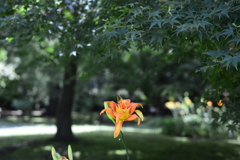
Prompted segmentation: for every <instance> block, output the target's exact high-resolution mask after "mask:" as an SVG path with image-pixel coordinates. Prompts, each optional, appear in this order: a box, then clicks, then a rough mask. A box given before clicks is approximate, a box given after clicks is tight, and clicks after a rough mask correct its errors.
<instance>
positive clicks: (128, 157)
mask: <svg viewBox="0 0 240 160" xmlns="http://www.w3.org/2000/svg"><path fill="white" fill-rule="evenodd" d="M120 133H121V137H122V138H121V139H120V141H122V143H123V146H124V148H125V150H126V153H127V160H130V156H129V152H128V149H127V146H126V145H125V143H124V135H123V132H122V131H120Z"/></svg>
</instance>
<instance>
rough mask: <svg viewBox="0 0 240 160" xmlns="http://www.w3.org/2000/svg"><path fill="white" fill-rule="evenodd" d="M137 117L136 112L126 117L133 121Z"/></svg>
mask: <svg viewBox="0 0 240 160" xmlns="http://www.w3.org/2000/svg"><path fill="white" fill-rule="evenodd" d="M137 118H139V117H138V116H137V115H136V114H133V115H131V116H129V117H128V118H127V119H126V121H133V120H135V119H137Z"/></svg>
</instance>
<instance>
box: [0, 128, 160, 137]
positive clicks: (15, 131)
mask: <svg viewBox="0 0 240 160" xmlns="http://www.w3.org/2000/svg"><path fill="white" fill-rule="evenodd" d="M72 130H73V132H74V133H82V132H93V131H112V132H113V130H114V126H106V125H73V126H72ZM56 131H57V129H56V126H55V125H34V126H16V127H6V128H0V136H1V137H9V136H20V135H21V136H24V135H42V134H44V135H45V134H55V133H56ZM123 131H124V132H141V133H145V134H147V133H158V132H157V130H153V129H143V128H136V127H135V128H133V127H125V128H124V129H123Z"/></svg>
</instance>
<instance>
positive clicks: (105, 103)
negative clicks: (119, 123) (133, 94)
mask: <svg viewBox="0 0 240 160" xmlns="http://www.w3.org/2000/svg"><path fill="white" fill-rule="evenodd" d="M104 108H105V109H107V108H109V106H108V104H107V102H104ZM106 114H107V116H108V118H109V119H110V120H111V121H112V122H113V123H114V124H115V123H116V121H115V119H114V118H113V117H112V116H111V115H109V114H108V113H107V112H106Z"/></svg>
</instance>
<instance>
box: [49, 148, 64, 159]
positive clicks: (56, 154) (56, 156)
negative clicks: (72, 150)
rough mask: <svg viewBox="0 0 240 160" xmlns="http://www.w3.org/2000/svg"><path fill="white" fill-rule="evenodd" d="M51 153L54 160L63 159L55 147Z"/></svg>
mask: <svg viewBox="0 0 240 160" xmlns="http://www.w3.org/2000/svg"><path fill="white" fill-rule="evenodd" d="M51 153H52V158H53V160H58V159H60V158H61V157H62V156H61V155H60V154H58V153H57V152H56V150H55V148H54V147H52V151H51Z"/></svg>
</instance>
